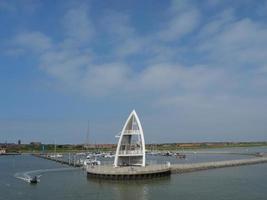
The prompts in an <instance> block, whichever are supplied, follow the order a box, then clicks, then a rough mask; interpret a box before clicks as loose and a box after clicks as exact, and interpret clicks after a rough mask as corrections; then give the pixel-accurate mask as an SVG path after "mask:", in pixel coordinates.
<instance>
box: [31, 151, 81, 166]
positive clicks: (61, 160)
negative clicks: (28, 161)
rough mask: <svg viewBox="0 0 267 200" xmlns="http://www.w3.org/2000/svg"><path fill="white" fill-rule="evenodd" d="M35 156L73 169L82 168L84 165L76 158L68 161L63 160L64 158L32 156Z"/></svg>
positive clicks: (46, 155)
mask: <svg viewBox="0 0 267 200" xmlns="http://www.w3.org/2000/svg"><path fill="white" fill-rule="evenodd" d="M32 155H33V156H36V157H38V158H43V159H47V160H51V161H54V162H58V163H60V164H63V165H68V166H71V167H82V166H83V164H82V163H80V162H78V161H77V160H76V159H75V157H74V158H73V159H70V158H69V159H68V160H63V159H62V158H51V157H49V155H48V154H32Z"/></svg>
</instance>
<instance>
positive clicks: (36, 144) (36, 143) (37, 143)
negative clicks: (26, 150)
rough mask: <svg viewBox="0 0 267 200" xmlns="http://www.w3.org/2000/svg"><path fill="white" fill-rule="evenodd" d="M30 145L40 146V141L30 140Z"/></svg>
mask: <svg viewBox="0 0 267 200" xmlns="http://www.w3.org/2000/svg"><path fill="white" fill-rule="evenodd" d="M30 145H32V146H41V145H42V143H41V142H31V143H30Z"/></svg>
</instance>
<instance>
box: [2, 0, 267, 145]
mask: <svg viewBox="0 0 267 200" xmlns="http://www.w3.org/2000/svg"><path fill="white" fill-rule="evenodd" d="M0 24H1V29H0V94H1V100H0V142H5V141H7V142H16V141H17V140H18V139H21V140H22V142H25V143H26V142H30V141H42V142H44V143H53V142H54V141H56V142H57V143H84V142H85V138H86V129H87V121H88V120H89V121H90V141H91V142H92V143H111V142H116V139H115V137H114V136H115V135H116V134H117V133H118V132H119V131H120V130H121V128H122V126H123V123H124V121H125V120H126V118H127V116H128V114H129V113H130V112H131V110H132V109H136V111H137V113H138V114H139V117H140V119H141V122H142V123H143V128H144V132H145V139H146V141H147V142H148V143H152V142H153V143H154V142H158V143H160V142H197V141H252V140H253V141H259V140H267V89H266V88H267V59H266V58H267V1H263V0H258V1H253V0H242V1H241V0H240V1H230V0H229V1H228V0H225V1H219V0H207V1H191V0H188V1H182V0H180V1H179V0H177V1H152V0H147V1H125V0H123V1H122V0H117V1H97V0H95V1H93V0H92V1H86V0H83V1H65V0H64V1H63V0H62V1H60V0H58V1H52V0H51V1H49V0H47V1H38V0H20V1H15V0H14V1H8V0H0Z"/></svg>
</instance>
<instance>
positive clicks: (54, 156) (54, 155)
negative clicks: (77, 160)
mask: <svg viewBox="0 0 267 200" xmlns="http://www.w3.org/2000/svg"><path fill="white" fill-rule="evenodd" d="M49 157H50V158H62V157H63V155H62V154H59V153H57V154H52V155H49Z"/></svg>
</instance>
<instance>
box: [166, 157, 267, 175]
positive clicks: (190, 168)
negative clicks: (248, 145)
mask: <svg viewBox="0 0 267 200" xmlns="http://www.w3.org/2000/svg"><path fill="white" fill-rule="evenodd" d="M260 163H267V157H256V158H248V159H238V160H226V161H215V162H201V163H191V164H173V165H171V173H186V172H194V171H200V170H208V169H216V168H225V167H235V166H242V165H253V164H260Z"/></svg>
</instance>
